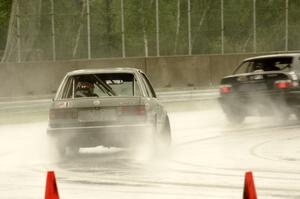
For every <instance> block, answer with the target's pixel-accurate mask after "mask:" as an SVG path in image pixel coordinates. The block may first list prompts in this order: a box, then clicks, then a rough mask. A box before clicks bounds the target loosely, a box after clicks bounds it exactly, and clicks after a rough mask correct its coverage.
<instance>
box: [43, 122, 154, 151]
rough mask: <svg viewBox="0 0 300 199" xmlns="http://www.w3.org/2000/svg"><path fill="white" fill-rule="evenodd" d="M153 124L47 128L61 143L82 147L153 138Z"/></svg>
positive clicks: (127, 142) (119, 143)
mask: <svg viewBox="0 0 300 199" xmlns="http://www.w3.org/2000/svg"><path fill="white" fill-rule="evenodd" d="M153 128H154V127H153V125H152V124H151V123H146V124H127V125H117V124H116V125H106V126H87V127H61V128H51V127H49V128H48V129H47V133H48V135H49V136H51V137H53V138H55V139H56V140H59V142H60V144H64V145H68V143H70V142H71V143H72V144H76V145H78V146H80V147H92V146H97V145H104V146H116V147H127V146H132V145H137V144H139V143H140V142H141V141H145V140H147V139H151V138H152V136H153Z"/></svg>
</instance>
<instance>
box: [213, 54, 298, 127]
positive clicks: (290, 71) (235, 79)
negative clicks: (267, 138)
mask: <svg viewBox="0 0 300 199" xmlns="http://www.w3.org/2000/svg"><path fill="white" fill-rule="evenodd" d="M299 59H300V54H298V53H293V54H292V53H290V54H288V53H287V54H273V55H265V56H257V57H252V58H248V59H245V60H243V61H242V62H241V64H240V65H239V66H238V67H237V68H236V69H235V70H234V71H233V73H232V75H230V76H226V77H224V78H223V79H222V80H221V85H220V97H219V102H220V104H221V107H222V109H223V111H224V112H225V114H226V116H227V118H228V120H229V121H230V122H232V123H242V122H243V121H244V119H245V118H246V117H247V116H253V115H254V116H270V115H273V116H275V117H276V118H278V119H279V120H280V121H285V120H287V119H289V117H290V115H292V114H294V115H296V116H297V117H298V119H299V118H300V109H299V108H300V87H299V75H300V62H299Z"/></svg>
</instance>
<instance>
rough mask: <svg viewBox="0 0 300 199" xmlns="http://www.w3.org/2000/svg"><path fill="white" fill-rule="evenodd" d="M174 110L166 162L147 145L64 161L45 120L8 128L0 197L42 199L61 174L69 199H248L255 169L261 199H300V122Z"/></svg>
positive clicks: (1, 135)
mask: <svg viewBox="0 0 300 199" xmlns="http://www.w3.org/2000/svg"><path fill="white" fill-rule="evenodd" d="M184 103H190V104H193V102H184ZM184 103H181V104H180V106H184ZM200 104H201V103H200ZM168 106H169V110H170V120H171V127H172V132H173V144H172V150H171V153H170V155H169V156H168V157H163V158H162V157H158V156H156V155H153V154H152V153H151V152H150V151H148V150H146V149H144V148H143V147H141V148H138V149H136V150H123V149H115V148H110V149H107V148H102V147H97V148H86V149H81V153H80V155H78V156H76V157H70V158H66V159H60V158H59V157H58V156H57V154H55V152H54V151H53V150H51V148H50V147H49V146H50V144H49V143H48V140H47V137H46V135H45V129H46V127H47V122H46V121H41V122H31V123H15V124H4V125H1V126H0V198H1V199H2V198H3V199H19V198H22V199H27V198H28V199H29V198H30V199H33V198H39V199H40V198H43V197H44V189H45V180H46V171H47V170H55V172H56V177H57V181H58V187H59V192H60V196H61V198H62V199H82V198H85V199H87V198H91V199H94V198H95V199H96V198H97V199H99V198H118V199H119V198H126V199H127V198H128V199H129V198H130V199H132V198H141V199H148V198H151V199H154V198H159V199H161V198H172V199H174V198H228V199H229V198H230V199H233V198H242V191H243V180H244V179H243V177H244V172H245V171H248V170H252V171H253V172H254V178H255V183H256V188H257V194H258V197H259V198H299V197H300V125H299V124H298V123H297V121H296V120H295V119H293V118H292V119H291V121H289V122H288V123H286V124H282V123H280V122H278V121H277V120H274V119H272V118H263V119H261V118H249V119H247V121H246V123H245V124H244V125H240V126H231V125H229V124H228V123H227V122H226V120H225V118H224V115H223V113H222V111H221V110H220V109H219V107H218V106H217V105H216V104H213V103H210V104H209V106H210V107H208V106H206V105H203V106H202V105H195V106H194V107H192V108H189V109H186V110H185V109H184V108H182V109H181V110H178V109H176V108H174V107H177V106H178V104H176V103H174V104H172V105H168ZM172 106H173V107H172Z"/></svg>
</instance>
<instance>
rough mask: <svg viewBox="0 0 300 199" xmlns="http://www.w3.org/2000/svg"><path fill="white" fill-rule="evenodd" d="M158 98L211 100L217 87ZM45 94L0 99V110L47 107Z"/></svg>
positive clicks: (161, 95)
mask: <svg viewBox="0 0 300 199" xmlns="http://www.w3.org/2000/svg"><path fill="white" fill-rule="evenodd" d="M157 95H158V99H159V100H160V101H161V102H163V103H168V102H180V101H196V100H212V99H216V98H217V97H218V96H219V93H218V91H217V89H205V90H186V91H164V92H157ZM43 97H45V96H41V98H40V99H38V97H36V98H31V99H28V98H27V99H22V100H21V99H20V98H19V99H17V98H13V99H10V100H9V98H6V101H4V100H3V98H2V101H0V112H5V111H12V110H28V109H30V110H32V109H35V110H42V109H48V107H49V105H50V103H51V99H50V98H51V97H50V96H47V98H46V99H45V98H44V99H43Z"/></svg>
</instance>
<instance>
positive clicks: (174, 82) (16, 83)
mask: <svg viewBox="0 0 300 199" xmlns="http://www.w3.org/2000/svg"><path fill="white" fill-rule="evenodd" d="M250 56H253V54H243V55H199V56H176V57H149V58H126V59H122V58H116V59H95V60H77V61H76V60H74V61H58V62H35V63H2V64H0V79H1V80H2V81H1V85H0V91H1V93H0V97H16V96H32V95H44V94H53V93H55V91H56V89H57V88H58V85H59V83H60V81H61V80H62V78H63V77H64V75H65V74H66V73H67V72H69V71H72V70H76V69H87V68H107V67H135V68H140V69H142V70H143V71H145V72H146V74H147V75H148V77H149V78H150V80H151V82H152V83H153V85H154V87H155V88H171V87H175V88H179V89H180V88H183V87H208V86H214V85H218V84H219V81H220V79H221V78H222V77H223V76H225V75H229V74H230V73H231V72H232V70H233V68H235V67H236V66H237V65H238V63H239V62H240V61H241V60H242V59H244V58H246V57H250Z"/></svg>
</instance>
